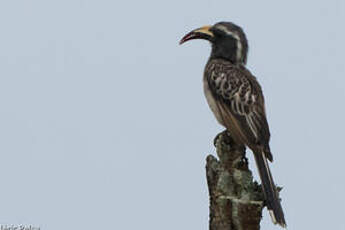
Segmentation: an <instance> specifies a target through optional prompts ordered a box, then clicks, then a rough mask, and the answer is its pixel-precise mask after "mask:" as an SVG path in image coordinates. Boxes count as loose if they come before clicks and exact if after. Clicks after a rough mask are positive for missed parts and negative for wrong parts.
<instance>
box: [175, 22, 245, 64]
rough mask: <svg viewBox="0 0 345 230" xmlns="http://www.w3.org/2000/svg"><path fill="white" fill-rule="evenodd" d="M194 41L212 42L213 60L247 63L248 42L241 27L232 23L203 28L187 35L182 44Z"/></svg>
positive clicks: (220, 23) (221, 23)
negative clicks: (220, 59)
mask: <svg viewBox="0 0 345 230" xmlns="http://www.w3.org/2000/svg"><path fill="white" fill-rule="evenodd" d="M192 39H205V40H208V41H210V42H211V44H212V52H211V58H222V59H226V60H228V61H231V62H232V63H234V64H243V65H245V64H246V62H247V53H248V42H247V38H246V35H245V34H244V32H243V30H242V28H241V27H239V26H237V25H235V24H234V23H231V22H219V23H217V24H215V25H213V26H203V27H200V28H198V29H195V30H193V31H191V32H189V33H188V34H186V35H185V36H184V37H183V38H182V39H181V41H180V44H183V43H185V42H186V41H189V40H192Z"/></svg>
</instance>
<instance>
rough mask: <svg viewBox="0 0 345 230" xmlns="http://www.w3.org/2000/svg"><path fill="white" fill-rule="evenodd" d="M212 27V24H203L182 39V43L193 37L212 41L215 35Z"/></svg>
mask: <svg viewBox="0 0 345 230" xmlns="http://www.w3.org/2000/svg"><path fill="white" fill-rule="evenodd" d="M211 27H212V26H203V27H201V28H198V29H195V30H193V31H191V32H189V33H188V34H186V35H185V36H184V37H183V38H182V39H181V41H180V45H182V44H183V43H185V42H186V41H189V40H192V39H206V40H209V41H210V40H211V39H212V38H213V36H214V35H213V33H212V31H210V28H211Z"/></svg>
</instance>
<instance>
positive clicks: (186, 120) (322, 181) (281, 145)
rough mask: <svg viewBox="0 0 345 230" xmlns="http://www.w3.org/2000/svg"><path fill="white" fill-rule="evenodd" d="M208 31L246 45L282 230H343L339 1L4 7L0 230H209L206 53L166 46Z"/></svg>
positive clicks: (213, 126)
mask: <svg viewBox="0 0 345 230" xmlns="http://www.w3.org/2000/svg"><path fill="white" fill-rule="evenodd" d="M218 21H233V22H235V23H237V24H239V25H241V26H242V27H243V29H244V31H245V32H246V33H247V37H248V40H249V46H250V51H249V52H250V53H249V60H248V68H249V69H250V70H251V71H252V72H253V73H254V74H255V75H256V76H257V78H258V79H259V81H260V83H261V84H262V87H263V89H264V93H265V96H266V104H267V112H268V119H269V122H270V125H271V132H272V139H271V149H272V152H273V154H274V158H275V162H274V164H273V165H272V170H273V174H274V177H275V181H276V182H277V183H278V184H279V185H281V186H284V190H283V192H282V198H283V206H284V209H285V212H286V219H287V223H288V227H289V229H345V223H344V221H343V220H344V219H345V211H344V208H343V207H344V205H345V197H344V194H345V182H344V163H343V162H344V160H345V157H344V149H343V146H342V144H343V143H344V140H343V138H344V134H343V130H344V128H345V125H344V121H343V119H344V117H345V109H344V97H345V86H344V84H345V80H344V77H345V65H344V60H345V58H344V53H345V44H344V41H345V31H344V22H345V2H344V1H341V0H337V1H336V0H330V1H299V0H290V1H249V0H244V1H232V0H218V1H211V0H191V1H182V0H175V1H158V0H147V1H110V0H98V1H88V0H59V1H47V0H45V1H43V0H11V1H8V0H3V1H1V2H0V29H1V36H0V107H1V109H0V155H1V161H0V162H1V163H0V165H1V167H0V185H1V192H0V206H1V209H0V223H2V224H33V225H36V226H41V228H42V229H49V230H61V229H64V230H69V229H71V230H72V229H83V230H91V229H105V228H109V229H128V230H132V229H166V230H170V229H171V230H172V229H208V194H207V186H206V179H205V169H204V166H205V157H206V155H207V154H208V153H213V152H214V147H213V145H212V141H213V138H214V136H215V135H216V134H217V133H218V132H220V131H222V128H221V127H220V126H219V125H218V124H217V122H216V121H215V119H214V117H213V115H212V113H211V112H210V110H209V108H208V106H207V104H206V100H205V99H204V96H203V90H202V82H201V79H202V73H203V68H204V65H205V63H206V61H207V58H208V55H209V52H210V47H209V45H208V44H207V43H206V42H205V41H194V42H190V43H187V44H185V45H184V46H178V41H179V39H180V38H181V37H182V36H183V35H184V34H185V33H186V32H189V31H190V30H191V29H194V28H197V27H200V26H202V25H204V24H213V23H216V22H218ZM248 155H249V156H251V152H248ZM251 168H252V169H254V171H255V173H256V169H255V166H254V164H251ZM262 229H265V230H271V229H279V227H278V226H274V225H273V224H272V223H271V221H270V219H269V217H268V215H267V211H265V214H264V219H263V221H262Z"/></svg>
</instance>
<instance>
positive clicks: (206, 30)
mask: <svg viewBox="0 0 345 230" xmlns="http://www.w3.org/2000/svg"><path fill="white" fill-rule="evenodd" d="M211 27H212V26H203V27H200V28H198V29H196V30H194V31H193V32H195V33H203V34H207V35H209V36H211V37H213V33H212V32H211V31H210V28H211Z"/></svg>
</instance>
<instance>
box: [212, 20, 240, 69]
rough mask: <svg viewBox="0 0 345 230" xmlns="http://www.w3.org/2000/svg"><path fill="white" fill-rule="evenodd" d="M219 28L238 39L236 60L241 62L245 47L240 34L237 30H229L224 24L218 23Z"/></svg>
mask: <svg viewBox="0 0 345 230" xmlns="http://www.w3.org/2000/svg"><path fill="white" fill-rule="evenodd" d="M217 28H218V29H220V30H221V31H223V32H224V33H226V34H227V35H230V36H232V37H233V38H234V39H235V40H236V45H237V51H236V60H237V61H238V62H240V61H241V59H242V49H243V47H242V43H241V39H240V36H238V34H237V33H236V32H232V31H229V30H228V29H227V28H226V27H225V26H223V25H218V26H217Z"/></svg>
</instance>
